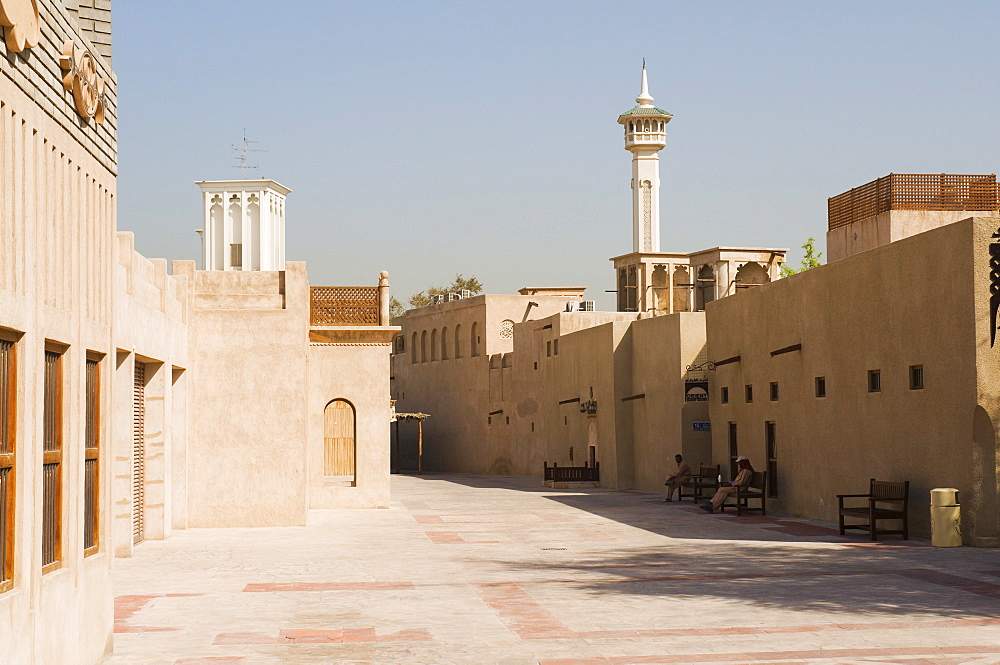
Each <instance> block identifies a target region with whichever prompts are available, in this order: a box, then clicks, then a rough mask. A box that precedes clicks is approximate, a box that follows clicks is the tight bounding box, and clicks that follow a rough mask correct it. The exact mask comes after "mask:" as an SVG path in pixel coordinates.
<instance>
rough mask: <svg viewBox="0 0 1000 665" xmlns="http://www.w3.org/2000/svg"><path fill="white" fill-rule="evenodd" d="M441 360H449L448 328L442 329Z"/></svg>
mask: <svg viewBox="0 0 1000 665" xmlns="http://www.w3.org/2000/svg"><path fill="white" fill-rule="evenodd" d="M441 360H448V327H447V326H445V327H444V328H442V329H441Z"/></svg>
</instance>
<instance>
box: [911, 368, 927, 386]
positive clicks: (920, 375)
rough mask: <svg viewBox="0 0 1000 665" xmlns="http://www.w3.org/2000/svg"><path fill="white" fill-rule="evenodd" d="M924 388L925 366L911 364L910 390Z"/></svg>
mask: <svg viewBox="0 0 1000 665" xmlns="http://www.w3.org/2000/svg"><path fill="white" fill-rule="evenodd" d="M923 389H924V366H923V365H911V366H910V390H923Z"/></svg>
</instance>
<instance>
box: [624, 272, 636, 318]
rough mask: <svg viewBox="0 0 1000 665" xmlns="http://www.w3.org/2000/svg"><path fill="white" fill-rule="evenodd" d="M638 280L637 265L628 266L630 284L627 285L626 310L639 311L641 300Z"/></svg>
mask: <svg viewBox="0 0 1000 665" xmlns="http://www.w3.org/2000/svg"><path fill="white" fill-rule="evenodd" d="M638 295H639V289H638V282H637V278H636V271H635V266H629V267H628V285H627V286H626V287H625V311H626V312H638V311H639V301H638V298H637V296H638Z"/></svg>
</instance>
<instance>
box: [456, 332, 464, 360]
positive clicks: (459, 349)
mask: <svg viewBox="0 0 1000 665" xmlns="http://www.w3.org/2000/svg"><path fill="white" fill-rule="evenodd" d="M455 357H456V358H461V357H462V326H461V324H459V325H457V326H455Z"/></svg>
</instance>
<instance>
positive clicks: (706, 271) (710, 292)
mask: <svg viewBox="0 0 1000 665" xmlns="http://www.w3.org/2000/svg"><path fill="white" fill-rule="evenodd" d="M696 295H697V304H698V307H697V309H699V310H702V309H705V305H707V304H708V303H710V302H712V301H713V300H715V270H713V269H712V266H710V265H707V264H706V265H703V266H702V267H701V268H699V269H698V292H697V294H696Z"/></svg>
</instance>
